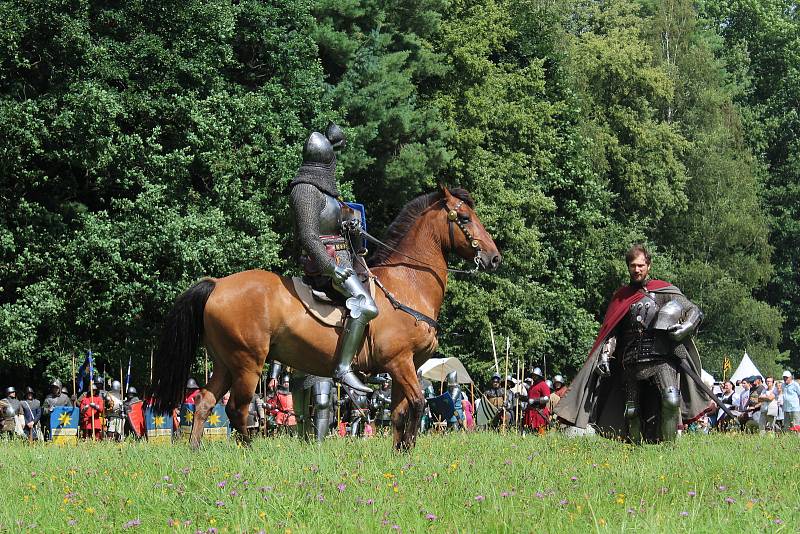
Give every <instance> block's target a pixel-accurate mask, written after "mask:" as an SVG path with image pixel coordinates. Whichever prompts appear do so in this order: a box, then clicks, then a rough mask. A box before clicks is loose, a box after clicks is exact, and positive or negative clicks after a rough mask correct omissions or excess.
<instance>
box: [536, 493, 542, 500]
mask: <svg viewBox="0 0 800 534" xmlns="http://www.w3.org/2000/svg"><path fill="white" fill-rule="evenodd" d="M536 498H537V499H544V493H542V492H541V491H537V492H536Z"/></svg>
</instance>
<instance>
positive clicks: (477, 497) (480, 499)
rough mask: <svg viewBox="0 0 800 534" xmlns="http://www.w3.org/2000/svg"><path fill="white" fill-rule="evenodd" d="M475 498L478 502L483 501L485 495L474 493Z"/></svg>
mask: <svg viewBox="0 0 800 534" xmlns="http://www.w3.org/2000/svg"><path fill="white" fill-rule="evenodd" d="M475 500H476V501H478V502H483V501H485V500H486V497H484V496H483V495H476V496H475Z"/></svg>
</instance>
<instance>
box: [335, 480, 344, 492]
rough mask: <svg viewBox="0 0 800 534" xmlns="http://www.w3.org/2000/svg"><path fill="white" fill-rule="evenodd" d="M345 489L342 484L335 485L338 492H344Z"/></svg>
mask: <svg viewBox="0 0 800 534" xmlns="http://www.w3.org/2000/svg"><path fill="white" fill-rule="evenodd" d="M346 487H347V484H345V483H344V482H339V483H338V484H337V485H336V489H338V490H339V491H340V492H342V491H344V489H345V488H346Z"/></svg>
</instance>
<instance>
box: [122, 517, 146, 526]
mask: <svg viewBox="0 0 800 534" xmlns="http://www.w3.org/2000/svg"><path fill="white" fill-rule="evenodd" d="M141 524H142V522H141V521H140V520H139V518H138V517H137V518H136V519H131V520H130V521H128V522H126V523H125V524H124V525H122V528H124V529H129V528H133V527H138V526H139V525H141Z"/></svg>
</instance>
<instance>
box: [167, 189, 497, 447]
mask: <svg viewBox="0 0 800 534" xmlns="http://www.w3.org/2000/svg"><path fill="white" fill-rule="evenodd" d="M473 208H474V204H473V201H472V199H471V197H470V196H469V193H468V192H467V191H464V190H458V189H454V190H453V191H452V192H451V191H449V190H447V189H446V188H442V189H441V191H437V192H434V193H429V194H426V195H422V196H420V197H417V198H416V199H414V200H412V201H411V202H409V203H408V204H407V205H406V206H405V207H404V208H403V210H402V211H401V213H400V215H399V216H398V217H397V219H396V220H395V221H394V222H393V223H392V224H391V225H390V227H389V230H388V236H387V238H386V243H385V245H387V246H381V247H380V248H378V250H377V251H376V253H375V255H374V257H373V259H372V261H371V264H372V268H371V270H372V273H373V274H374V275H375V276H376V277H377V278H378V279H379V280H380V281H381V282H382V283H383V285H384V286H385V287H386V288H387V289H388V290H389V291H390V292H391V293H392V294H394V296H395V297H396V299H397V300H398V301H399V302H401V303H403V304H405V305H407V306H409V307H411V308H413V309H414V310H417V311H418V312H421V313H423V314H425V315H427V316H428V317H431V318H434V319H435V318H436V317H437V316H438V315H439V309H440V307H441V305H442V300H443V298H444V292H445V287H446V286H447V272H448V270H447V262H446V258H447V255H448V253H449V252H451V251H452V252H455V253H456V254H458V255H459V256H461V257H462V258H465V259H468V260H470V261H474V262H475V264H476V268H477V267H482V268H484V269H491V270H494V269H496V268H497V266H498V265H499V264H500V253H499V252H498V250H497V247H496V246H495V244H494V241H493V240H492V237H491V236H490V235H489V234H488V233H487V232H486V230H485V229H484V227H483V225H482V224H481V222H480V220H479V219H478V216H477V215H476V214H475V211H474V209H473ZM375 300H376V303H377V305H378V309H379V315H378V317H376V318H375V319H374V320H372V321H371V323H370V327H369V330H368V334H367V336H366V341H365V343H364V346H363V347H362V348H361V350H360V352H359V354H358V355H357V356H356V358H355V359H354V360H353V367H354V369H357V370H360V371H364V372H388V373H389V374H390V375H391V377H392V425H393V435H394V446H395V448H397V449H409V448H411V447H413V446H414V443H415V441H416V435H417V429H418V428H419V421H420V418H421V417H422V413H423V409H424V407H425V399H424V398H423V395H422V392H421V391H420V385H419V382H418V380H417V374H416V369H417V367H418V366H419V365H421V364H422V363H423V362H425V361H426V360H427V359H428V358H429V357H430V355H431V354H432V353H433V352H434V351H435V350H436V348H437V340H436V331H435V330H434V329H433V328H432V327H431V326H430V325H429V324H427V323H425V322H422V321H416V320H415V319H414V318H413V317H412V316H411V315H409V314H407V313H405V312H403V311H401V310H398V309H395V308H394V307H393V306H392V304H391V303H390V302H389V300H388V299H387V298H386V297H385V296H384V294H382V293H380V292H378V294H377V295H376V299H375ZM339 334H340V331H339V329H336V328H332V327H329V326H325V325H323V324H322V323H320V322H318V321H317V320H316V319H315V318H313V317H312V316H311V315H310V314H309V313H308V312H307V311H306V309H305V308H304V307H303V304H302V303H301V302H300V300H299V298H298V296H297V293H296V292H295V290H294V288H293V285H292V282H291V279H290V278H287V277H284V276H279V275H277V274H274V273H271V272H266V271H260V270H254V271H245V272H241V273H237V274H234V275H231V276H227V277H225V278H218V279H208V278H207V279H203V280H201V281H199V282H198V283H196V284H195V285H194V286H192V287H191V288H190V289H189V290H187V291H186V292H185V293H183V294H182V295H180V296H179V297H178V298H177V299H176V302H175V305H174V306H173V308H172V310H171V311H170V313H169V314H168V316H167V320H166V323H165V326H164V330H163V332H162V335H161V340H160V343H159V348H158V352H157V354H156V357H155V361H154V381H153V395H154V397H155V399H156V408H158V409H165V410H171V409H174V408H175V407H177V406H178V405H179V404H180V403H181V402H182V395H183V391H184V386H185V384H186V380H187V378H188V376H189V367H190V365H191V363H192V361H193V360H194V358H195V356H196V351H197V348H198V346H199V344H200V342H201V340H202V341H203V342H204V343H205V346H206V347H207V349H208V352H209V353H210V354H211V355H212V357H213V361H214V373H213V375H212V377H211V379H210V380H209V382H208V384H206V386H205V387H204V388H203V389H201V390H200V396H199V397H197V398H196V405H195V414H194V422H193V427H192V434H191V438H190V444H191V445H192V446H193V447H197V446H199V444H200V438H201V436H202V434H203V424H204V423H205V421H206V418H207V417H208V415H209V413H210V410H211V409H212V408H213V407H214V405H215V404H216V403H217V401H218V400H219V399H220V398H221V397H222V395H223V394H224V393H225V392H226V391H228V390H230V392H231V395H230V400H229V401H228V404H227V407H226V412H227V413H228V416H229V418H230V421H231V424H232V425H233V427H234V428H235V429H236V430H238V431H239V433H240V439H243V440H244V441H249V437H248V433H247V429H246V420H247V412H248V406H249V404H250V402H251V400H252V397H253V393H254V392H255V389H256V385H257V384H258V382H259V379H260V377H261V373H262V370H263V368H264V364H265V363H266V361H267V358H268V357H269V358H271V359H275V360H278V361H280V362H282V363H284V364H286V365H289V366H291V367H293V368H295V369H299V370H301V371H305V372H307V373H310V374H314V375H319V376H332V373H333V372H334V368H335V365H336V362H335V360H334V355H335V354H336V353H337V350H336V349H337V343H338V340H339Z"/></svg>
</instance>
